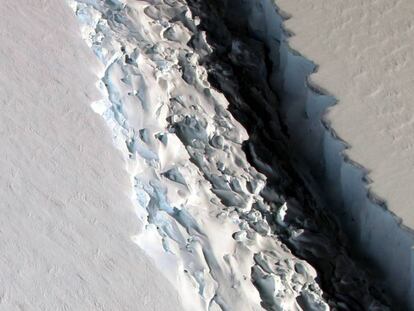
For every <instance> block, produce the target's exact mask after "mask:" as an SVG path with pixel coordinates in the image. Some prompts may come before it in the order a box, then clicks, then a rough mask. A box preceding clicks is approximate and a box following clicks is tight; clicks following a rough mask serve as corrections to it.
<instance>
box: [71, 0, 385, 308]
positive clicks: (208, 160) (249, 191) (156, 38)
mask: <svg viewBox="0 0 414 311" xmlns="http://www.w3.org/2000/svg"><path fill="white" fill-rule="evenodd" d="M70 5H71V7H72V8H73V9H74V11H75V13H76V15H77V17H78V19H79V21H80V23H81V31H82V35H83V38H84V39H85V40H86V42H87V44H88V45H89V46H90V47H91V49H92V50H93V51H94V53H95V54H96V56H97V57H98V59H99V60H100V61H101V62H102V64H103V66H104V71H103V72H102V75H101V80H100V83H99V88H100V89H101V91H102V94H103V97H104V99H102V100H101V101H98V102H95V103H93V105H92V108H93V109H94V110H95V111H96V112H97V113H99V114H100V115H102V117H103V118H104V119H105V120H106V123H107V124H108V126H109V128H110V129H111V132H112V135H113V139H114V142H115V144H116V146H117V147H118V148H119V150H120V151H121V152H122V154H123V155H124V157H125V161H126V166H127V170H128V172H129V174H130V176H131V189H132V190H133V200H134V203H135V207H136V213H137V217H138V218H139V219H140V220H141V221H142V222H143V223H144V225H145V226H144V229H143V230H142V232H141V233H140V234H139V235H138V236H135V237H133V238H134V241H135V242H136V243H137V244H138V245H139V246H140V247H142V248H143V249H144V250H145V251H146V252H147V253H148V254H149V255H150V256H151V257H152V258H153V259H154V261H155V263H156V264H157V265H158V267H159V268H160V269H161V270H162V271H163V272H164V273H165V275H166V276H167V278H168V279H169V281H170V282H171V283H172V284H173V285H174V286H175V287H176V289H177V292H178V293H179V294H180V295H181V298H182V301H183V305H184V307H185V308H186V309H188V310H262V309H263V308H264V309H267V310H328V309H330V308H331V307H334V308H337V309H341V308H342V309H344V310H346V309H352V310H357V309H356V308H353V307H354V306H352V305H349V304H350V303H352V302H349V301H347V300H346V299H345V300H344V302H341V301H337V300H330V301H329V305H328V303H327V300H326V299H325V297H324V296H325V295H324V293H323V292H322V290H321V289H320V287H319V285H318V283H317V282H316V279H317V278H318V275H317V273H316V271H315V269H314V268H313V267H312V266H311V265H310V264H309V263H307V262H306V261H304V260H302V259H300V258H298V257H297V256H295V255H294V254H292V253H291V251H290V249H289V248H288V247H287V245H286V244H285V243H284V242H282V240H281V239H280V237H281V236H282V235H283V234H285V235H287V234H289V235H290V236H291V239H290V241H291V243H293V244H295V243H296V244H297V245H300V247H302V249H303V252H310V253H312V254H314V256H315V258H323V256H325V255H326V254H328V253H329V252H330V251H331V248H330V247H326V245H325V244H324V242H325V240H324V239H325V238H326V237H325V236H322V237H321V238H318V237H317V236H318V234H317V232H318V228H317V227H315V225H316V223H314V222H312V220H311V219H307V218H305V219H304V215H305V213H302V214H301V209H300V208H298V206H297V205H298V204H297V203H295V201H294V200H292V199H290V200H287V198H286V197H285V196H284V195H281V194H280V193H278V192H277V191H275V189H276V188H272V187H269V185H267V179H266V176H265V175H263V174H262V173H259V172H258V171H257V170H256V169H255V168H254V167H252V166H251V165H250V164H249V161H248V159H247V157H246V154H245V153H244V151H243V141H245V140H247V139H248V138H249V137H248V136H247V133H246V131H245V130H244V128H243V127H242V126H241V125H240V124H239V123H238V122H237V121H236V120H235V119H234V118H233V116H232V114H231V113H230V112H229V111H228V104H229V103H228V101H227V99H226V97H225V96H224V95H223V94H222V93H220V92H218V91H216V90H215V89H214V88H212V87H211V85H210V83H209V82H208V72H207V71H206V69H205V68H204V67H203V66H201V65H200V64H201V63H202V62H201V60H202V59H203V58H205V57H209V55H212V53H213V52H214V49H215V48H217V46H216V47H214V46H211V45H210V44H209V43H208V42H207V40H206V33H205V32H204V31H201V30H200V29H201V28H200V27H199V26H200V18H199V17H196V16H193V14H192V13H191V10H190V9H189V7H188V5H187V3H186V2H185V1H178V0H153V1H136V0H133V1H132V0H131V1H127V0H125V1H118V0H106V1H99V0H77V1H75V0H70ZM200 15H201V14H200ZM230 39H231V38H230ZM233 46H234V50H235V51H237V53H239V54H241V55H235V56H236V58H237V59H240V58H238V57H239V56H240V57H241V56H243V55H244V54H245V53H247V52H248V51H244V49H243V44H242V42H241V43H240V44H239V43H238V41H236V42H234V45H233ZM219 65H220V63H217V66H219ZM262 69H263V68H262ZM219 71H220V74H221V75H222V76H223V77H226V76H228V77H231V76H232V72H231V70H230V71H228V70H227V68H220V70H219ZM236 81H237V79H236V80H234V82H233V84H232V83H228V84H224V86H227V89H226V90H224V91H225V93H226V92H227V93H229V92H233V93H234V95H235V96H238V90H237V87H238V86H237V85H234V83H236ZM227 95H228V94H227ZM254 152H255V150H254V148H252V149H251V151H250V154H254ZM257 159H258V158H257ZM259 166H260V169H261V170H262V171H268V172H270V173H272V172H273V173H274V174H277V171H275V170H274V168H273V167H272V166H269V165H268V164H267V163H266V162H263V161H262V162H260V165H259ZM292 211H295V212H296V214H297V215H296V218H295V217H294V216H293V215H292ZM292 217H293V218H292ZM292 219H295V220H296V221H297V223H299V224H300V225H303V226H304V224H306V226H304V227H303V228H302V227H300V226H292V224H291V222H292ZM309 228H312V230H309ZM310 231H315V232H316V234H314V235H309V232H310ZM284 240H285V242H286V239H284ZM332 249H335V246H333V247H332ZM342 255H343V254H336V255H335V256H336V257H337V260H342V261H343V264H344V265H349V264H350V262H349V260H348V259H347V257H346V256H342ZM304 257H306V256H304ZM331 263H332V261H329V262H328V264H331ZM346 268H347V267H346ZM343 270H346V271H347V269H343ZM335 272H338V269H336V270H335ZM335 277H336V278H337V282H336V283H335V284H336V285H337V286H342V287H343V288H345V289H346V288H347V285H348V284H351V285H352V286H351V289H352V290H354V287H353V285H354V283H353V280H348V279H346V278H344V274H343V273H342V274H341V273H339V275H338V276H335ZM361 287H364V285H361ZM328 298H329V297H328ZM364 298H366V297H364ZM367 303H369V304H370V306H371V308H372V309H374V308H376V307H377V308H379V309H381V310H384V308H385V307H384V308H383V306H381V304H380V303H379V302H378V301H376V300H375V299H370V300H369V301H367ZM355 306H358V302H356V303H355Z"/></svg>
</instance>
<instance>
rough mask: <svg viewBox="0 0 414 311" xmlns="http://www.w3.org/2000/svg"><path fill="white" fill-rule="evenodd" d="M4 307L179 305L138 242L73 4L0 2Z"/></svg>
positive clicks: (0, 274)
mask: <svg viewBox="0 0 414 311" xmlns="http://www.w3.org/2000/svg"><path fill="white" fill-rule="evenodd" d="M0 16H1V18H0V33H1V35H0V36H1V44H0V100H1V107H2V113H1V115H0V124H1V129H0V136H1V138H0V139H1V142H2V144H1V151H0V152H1V156H0V161H1V165H0V193H1V204H0V239H1V241H0V279H1V283H0V310H7V311H9V310H50V311H56V310H182V307H181V304H180V299H179V296H178V295H177V293H176V291H175V290H174V289H173V288H172V286H171V285H170V284H169V283H168V281H167V280H166V279H165V278H164V277H163V276H162V275H161V273H160V272H159V271H158V270H157V269H156V268H155V267H154V265H153V264H152V263H151V262H150V260H149V259H148V258H147V256H146V255H145V254H144V253H143V252H142V251H141V250H140V249H139V248H138V247H136V245H135V244H134V242H133V241H132V239H131V236H134V235H136V234H138V232H139V231H140V227H139V224H138V223H137V222H136V220H135V213H134V208H133V205H132V203H131V200H130V198H131V195H132V193H131V191H130V188H129V179H128V174H127V172H126V170H125V165H124V164H123V163H124V162H123V159H122V156H121V154H120V152H119V151H117V150H116V148H115V147H113V143H112V141H111V136H110V134H109V130H108V129H107V126H106V125H105V123H104V121H103V120H102V118H101V117H99V116H98V115H96V114H95V113H94V112H93V111H92V110H91V109H90V102H91V101H92V100H95V99H97V98H99V96H100V94H99V93H98V92H97V90H96V88H95V87H94V84H95V81H96V78H95V72H98V71H99V70H101V67H100V65H99V63H98V62H97V61H96V60H95V58H94V56H93V54H92V53H91V52H90V50H89V49H88V47H87V46H86V45H85V44H84V42H83V41H82V40H81V38H80V35H79V32H78V31H76V30H77V29H78V25H77V21H76V19H75V17H74V16H73V13H72V11H71V9H70V8H69V7H68V5H67V4H66V3H65V2H64V1H40V0H4V1H2V2H1V6H0Z"/></svg>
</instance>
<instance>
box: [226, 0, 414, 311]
mask: <svg viewBox="0 0 414 311" xmlns="http://www.w3.org/2000/svg"><path fill="white" fill-rule="evenodd" d="M229 2H230V3H233V6H235V5H234V4H235V2H237V1H229ZM243 5H244V6H245V7H243V8H242V9H240V11H241V12H247V15H248V20H249V30H250V31H251V33H252V35H254V36H256V37H258V38H260V39H261V40H263V41H264V42H266V44H267V47H268V49H269V56H270V58H271V60H272V63H273V73H272V77H271V83H272V86H273V87H274V89H275V90H276V91H277V93H278V95H279V99H280V107H279V113H280V116H281V118H282V120H283V121H284V122H285V125H286V126H287V129H288V135H289V148H291V150H290V151H291V154H292V157H294V160H295V161H296V163H297V165H298V167H299V168H300V171H301V174H302V175H303V177H304V179H305V180H306V181H307V182H308V184H309V185H310V186H311V187H315V188H316V189H317V191H318V192H319V193H320V194H323V197H324V198H325V199H326V206H328V207H329V209H330V211H331V212H332V214H333V215H334V216H335V217H336V218H337V219H338V220H339V222H340V223H341V224H342V226H343V228H344V230H345V232H346V233H347V234H348V237H349V240H350V242H351V243H352V245H353V246H354V247H355V250H356V251H358V252H359V253H360V254H361V255H362V256H363V257H366V258H368V259H369V260H370V261H371V262H373V263H374V264H376V265H377V266H378V268H379V269H380V271H381V272H382V273H383V276H384V279H385V281H386V282H387V283H388V284H389V287H390V290H391V291H392V293H393V294H394V295H395V297H396V298H397V299H398V301H401V302H403V301H404V302H405V303H407V304H408V305H410V306H413V305H414V300H413V285H412V280H413V258H412V245H413V243H414V235H413V233H412V231H411V230H410V229H408V228H405V227H403V226H402V225H401V220H400V219H398V217H397V216H396V215H394V214H392V213H391V212H389V211H388V210H387V208H386V206H385V203H384V202H383V201H381V200H380V199H378V198H376V196H375V195H374V194H372V193H370V191H369V186H368V181H367V178H366V173H367V172H366V170H365V169H364V168H362V167H360V166H359V165H358V164H356V163H354V162H353V161H352V160H351V159H348V158H347V157H346V156H345V155H344V153H343V151H344V150H346V149H347V148H348V146H347V144H346V143H345V142H343V141H341V139H340V138H338V137H337V136H336V134H335V131H334V129H333V128H331V127H330V124H329V120H327V119H326V118H324V113H325V112H326V111H327V109H329V107H330V106H332V105H334V104H335V102H336V100H335V98H334V97H333V96H330V95H329V90H328V91H325V90H323V89H322V87H321V86H317V85H313V84H312V83H311V82H310V81H309V76H310V75H311V74H312V73H313V72H315V71H316V70H317V65H316V64H314V63H313V62H312V61H310V60H308V59H306V58H304V57H303V56H301V55H300V54H299V52H300V51H299V52H298V51H294V50H292V49H291V48H290V47H289V34H288V33H287V32H286V31H284V29H283V19H284V18H283V13H281V11H280V10H278V9H277V7H276V5H275V3H274V2H273V1H272V0H251V1H249V2H248V3H244V4H243ZM350 122H351V123H352V120H350Z"/></svg>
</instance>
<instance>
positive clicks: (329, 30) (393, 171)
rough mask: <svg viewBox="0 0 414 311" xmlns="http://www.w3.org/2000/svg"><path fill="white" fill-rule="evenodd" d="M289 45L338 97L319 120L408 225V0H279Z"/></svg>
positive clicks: (412, 219)
mask: <svg viewBox="0 0 414 311" xmlns="http://www.w3.org/2000/svg"><path fill="white" fill-rule="evenodd" d="M277 4H278V5H279V6H280V8H281V9H282V10H284V11H286V12H288V13H289V14H291V16H292V17H291V18H289V19H288V20H287V21H285V23H284V25H285V28H286V29H288V30H289V31H292V32H293V34H294V35H293V36H292V37H291V38H289V45H290V46H291V47H292V48H293V49H295V50H297V51H299V53H301V54H302V55H303V56H305V57H307V58H308V59H310V60H312V61H313V62H314V63H316V64H317V65H318V70H317V72H315V73H314V74H313V75H312V76H311V77H310V81H311V83H312V84H315V85H318V86H319V87H321V88H323V89H325V90H327V91H328V92H329V93H330V94H332V95H333V96H335V97H336V98H337V100H338V105H335V106H334V107H332V108H331V109H329V113H328V114H327V115H326V120H327V121H329V123H330V125H331V126H332V128H333V129H334V130H335V132H336V133H337V135H338V136H339V137H340V138H341V139H343V140H344V141H346V142H347V143H349V145H350V148H349V149H348V150H347V151H346V154H347V156H349V157H350V158H351V159H352V160H353V161H355V162H357V163H359V164H361V165H362V166H363V167H365V168H366V169H367V170H368V171H369V178H370V179H371V180H372V181H371V183H370V185H369V187H370V189H371V190H372V191H373V192H374V193H375V194H376V195H378V196H379V197H381V198H383V199H385V200H386V202H387V207H388V208H389V209H390V210H391V211H392V212H394V213H395V214H396V215H397V216H399V217H401V219H402V221H403V223H404V225H406V226H408V227H411V228H413V227H414V210H413V206H412V202H413V201H414V191H412V189H413V184H414V173H413V170H412V169H411V168H412V167H413V165H414V149H413V146H414V135H413V132H414V119H413V116H414V105H413V104H412V103H413V88H414V41H413V39H412V38H413V37H414V20H413V15H414V2H412V1H411V0H393V1H389V0H379V1H363V2H361V1H358V0H354V1H328V0H316V1H309V2H305V1H298V0H296V1H291V0H278V1H277Z"/></svg>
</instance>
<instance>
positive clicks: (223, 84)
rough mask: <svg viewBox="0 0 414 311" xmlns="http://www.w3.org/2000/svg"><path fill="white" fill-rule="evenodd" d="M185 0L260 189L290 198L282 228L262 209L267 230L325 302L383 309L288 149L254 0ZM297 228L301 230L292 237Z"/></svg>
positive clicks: (377, 287)
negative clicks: (263, 182) (260, 177)
mask: <svg viewBox="0 0 414 311" xmlns="http://www.w3.org/2000/svg"><path fill="white" fill-rule="evenodd" d="M187 3H188V5H189V7H190V9H191V10H192V13H193V15H194V16H199V17H200V20H201V23H200V25H199V26H198V30H199V32H196V35H194V36H193V38H192V41H190V45H191V46H192V48H194V49H195V50H196V51H197V52H198V53H199V54H200V55H204V57H203V58H202V59H201V62H202V64H203V65H204V66H205V67H206V68H207V69H208V72H209V81H210V83H211V84H212V85H213V86H214V87H215V88H217V89H218V90H219V91H221V92H223V93H224V94H225V95H226V97H227V99H228V101H229V102H230V106H229V110H230V111H231V113H232V114H233V116H234V117H235V118H236V119H237V120H238V121H239V122H240V123H241V124H242V125H243V126H244V127H245V128H246V130H247V131H248V133H249V140H248V141H246V142H245V144H244V151H245V152H246V154H247V155H248V158H249V160H250V162H251V163H252V165H254V166H255V167H256V168H257V169H258V170H259V171H261V172H262V173H264V174H265V175H266V176H267V178H268V182H267V186H266V188H265V190H264V191H263V193H262V196H263V197H264V198H265V199H266V200H267V201H268V203H269V204H270V205H272V204H275V205H276V204H277V203H278V202H277V200H275V193H277V194H279V195H280V194H282V195H283V197H284V199H285V200H286V201H287V202H288V203H289V204H288V206H289V208H288V210H287V211H286V213H287V217H286V218H285V220H286V219H287V220H288V228H286V227H284V226H280V225H278V224H277V220H276V219H274V217H275V216H274V215H272V214H268V215H267V217H268V220H269V223H273V224H274V226H273V230H275V232H277V233H278V235H279V236H280V238H281V239H282V240H283V242H284V243H286V244H287V245H288V246H289V247H290V248H291V250H292V252H293V253H295V254H296V255H297V256H300V257H301V258H303V259H305V260H306V261H308V262H309V263H311V264H312V265H313V266H314V267H315V268H316V269H317V271H318V274H319V278H320V279H319V282H320V284H321V287H322V289H323V290H324V292H325V293H326V298H327V300H328V301H329V302H330V303H331V306H333V307H335V308H337V309H340V310H368V309H370V310H384V309H386V307H385V306H386V305H390V304H391V302H390V299H389V298H388V296H387V294H386V293H385V290H384V287H383V286H381V283H380V282H379V281H378V279H380V278H379V277H378V273H377V272H376V271H372V270H371V269H369V268H368V266H367V265H366V264H364V263H361V262H359V261H358V260H357V259H356V257H355V256H354V255H353V253H354V252H353V250H352V249H350V248H349V245H347V243H346V237H345V236H344V234H342V232H341V230H340V227H339V226H338V225H337V223H336V222H335V221H334V220H333V217H331V215H330V214H329V212H328V211H327V209H326V208H325V206H324V204H325V203H324V202H325V201H324V200H322V199H321V198H320V196H319V195H318V194H317V192H316V191H314V190H313V189H312V188H311V186H309V184H308V183H306V182H305V181H304V180H303V177H302V175H301V173H300V170H298V169H297V166H295V164H294V163H295V161H294V160H293V159H292V155H291V153H290V152H289V148H288V145H287V144H288V136H289V132H288V130H287V127H286V126H285V124H284V123H285V122H284V119H283V114H281V113H280V109H279V107H280V105H279V101H278V97H280V96H281V94H277V93H276V92H275V91H274V88H272V86H271V85H272V79H274V77H273V76H272V71H273V69H274V68H275V67H277V66H278V64H275V59H277V57H274V55H273V56H272V55H271V54H272V53H274V51H270V50H269V49H268V47H267V46H268V43H266V42H265V41H264V40H263V38H262V37H261V36H260V35H257V34H255V32H254V31H252V25H251V23H250V21H249V19H248V16H249V15H251V10H252V6H254V5H258V3H259V2H257V1H253V0H252V1H242V0H228V1H215V0H210V1H203V0H188V1H187ZM264 22H265V21H263V23H264ZM200 31H205V32H206V34H207V40H208V43H209V44H210V45H211V47H212V48H213V51H212V52H211V51H208V50H206V49H203V48H201V47H200V45H198V44H197V40H198V38H197V36H198V35H199V34H200ZM273 43H274V44H278V42H277V41H274V42H273ZM295 232H300V233H301V234H300V235H297V236H296V235H295V234H294V233H295ZM379 302H381V303H379ZM393 309H395V308H393Z"/></svg>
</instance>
